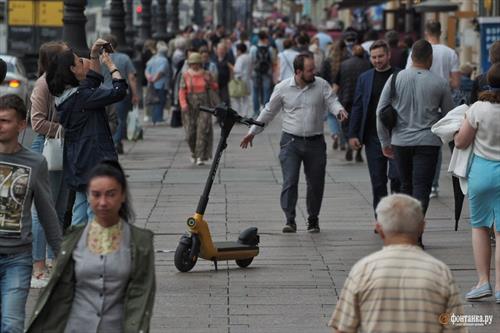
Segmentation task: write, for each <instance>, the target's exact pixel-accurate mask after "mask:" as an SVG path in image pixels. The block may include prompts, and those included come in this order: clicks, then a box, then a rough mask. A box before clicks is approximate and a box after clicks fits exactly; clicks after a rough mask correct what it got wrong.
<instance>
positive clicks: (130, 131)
mask: <svg viewBox="0 0 500 333" xmlns="http://www.w3.org/2000/svg"><path fill="white" fill-rule="evenodd" d="M127 139H129V140H130V141H137V140H140V139H142V126H141V123H140V120H139V107H138V106H136V105H134V108H133V109H132V111H130V112H129V113H128V115H127Z"/></svg>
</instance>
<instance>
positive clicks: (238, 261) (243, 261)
mask: <svg viewBox="0 0 500 333" xmlns="http://www.w3.org/2000/svg"><path fill="white" fill-rule="evenodd" d="M235 261H236V265H238V266H240V267H241V268H245V267H248V266H250V264H251V263H252V261H253V257H252V258H248V259H236V260H235Z"/></svg>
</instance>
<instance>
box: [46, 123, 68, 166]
mask: <svg viewBox="0 0 500 333" xmlns="http://www.w3.org/2000/svg"><path fill="white" fill-rule="evenodd" d="M63 148H64V141H63V138H62V126H61V125H59V128H58V129H57V132H56V136H55V137H54V138H53V139H51V138H49V137H47V136H46V137H45V142H44V144H43V151H42V155H43V156H45V159H46V160H47V167H48V169H49V171H61V170H62V169H63Z"/></svg>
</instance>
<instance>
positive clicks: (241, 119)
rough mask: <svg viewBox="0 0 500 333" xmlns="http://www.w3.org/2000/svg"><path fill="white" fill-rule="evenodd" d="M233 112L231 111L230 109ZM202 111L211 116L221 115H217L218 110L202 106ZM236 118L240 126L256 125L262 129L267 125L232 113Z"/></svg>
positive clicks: (234, 112)
mask: <svg viewBox="0 0 500 333" xmlns="http://www.w3.org/2000/svg"><path fill="white" fill-rule="evenodd" d="M230 110H231V109H230ZM200 111H203V112H207V113H210V114H213V115H214V116H218V115H219V114H218V113H217V108H207V107H206V106H200ZM232 113H233V115H234V117H235V119H234V120H235V122H237V123H240V124H245V125H247V126H250V125H256V126H260V127H264V126H265V124H264V123H263V122H260V121H257V120H254V119H252V118H246V117H241V116H239V115H238V114H237V113H236V111H234V110H233V111H232Z"/></svg>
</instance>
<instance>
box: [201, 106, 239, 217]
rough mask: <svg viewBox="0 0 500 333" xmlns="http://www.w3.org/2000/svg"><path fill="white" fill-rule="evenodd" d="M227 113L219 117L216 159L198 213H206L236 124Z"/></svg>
mask: <svg viewBox="0 0 500 333" xmlns="http://www.w3.org/2000/svg"><path fill="white" fill-rule="evenodd" d="M226 115H227V113H225V114H221V115H220V116H218V117H217V118H218V119H219V121H220V124H221V138H220V140H219V144H218V145H217V149H216V151H215V157H214V161H213V163H212V166H211V167H210V173H209V174H208V178H207V182H206V183H205V189H204V190H203V194H202V195H201V197H200V201H199V202H198V208H196V213H197V214H200V215H204V214H205V210H206V208H207V204H208V200H209V196H210V191H211V190H212V185H213V183H214V180H215V176H216V175H217V169H218V168H219V162H220V159H221V157H222V153H223V152H224V150H225V149H226V147H227V138H228V137H229V133H231V130H232V128H233V126H234V119H232V118H231V117H230V116H226Z"/></svg>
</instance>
